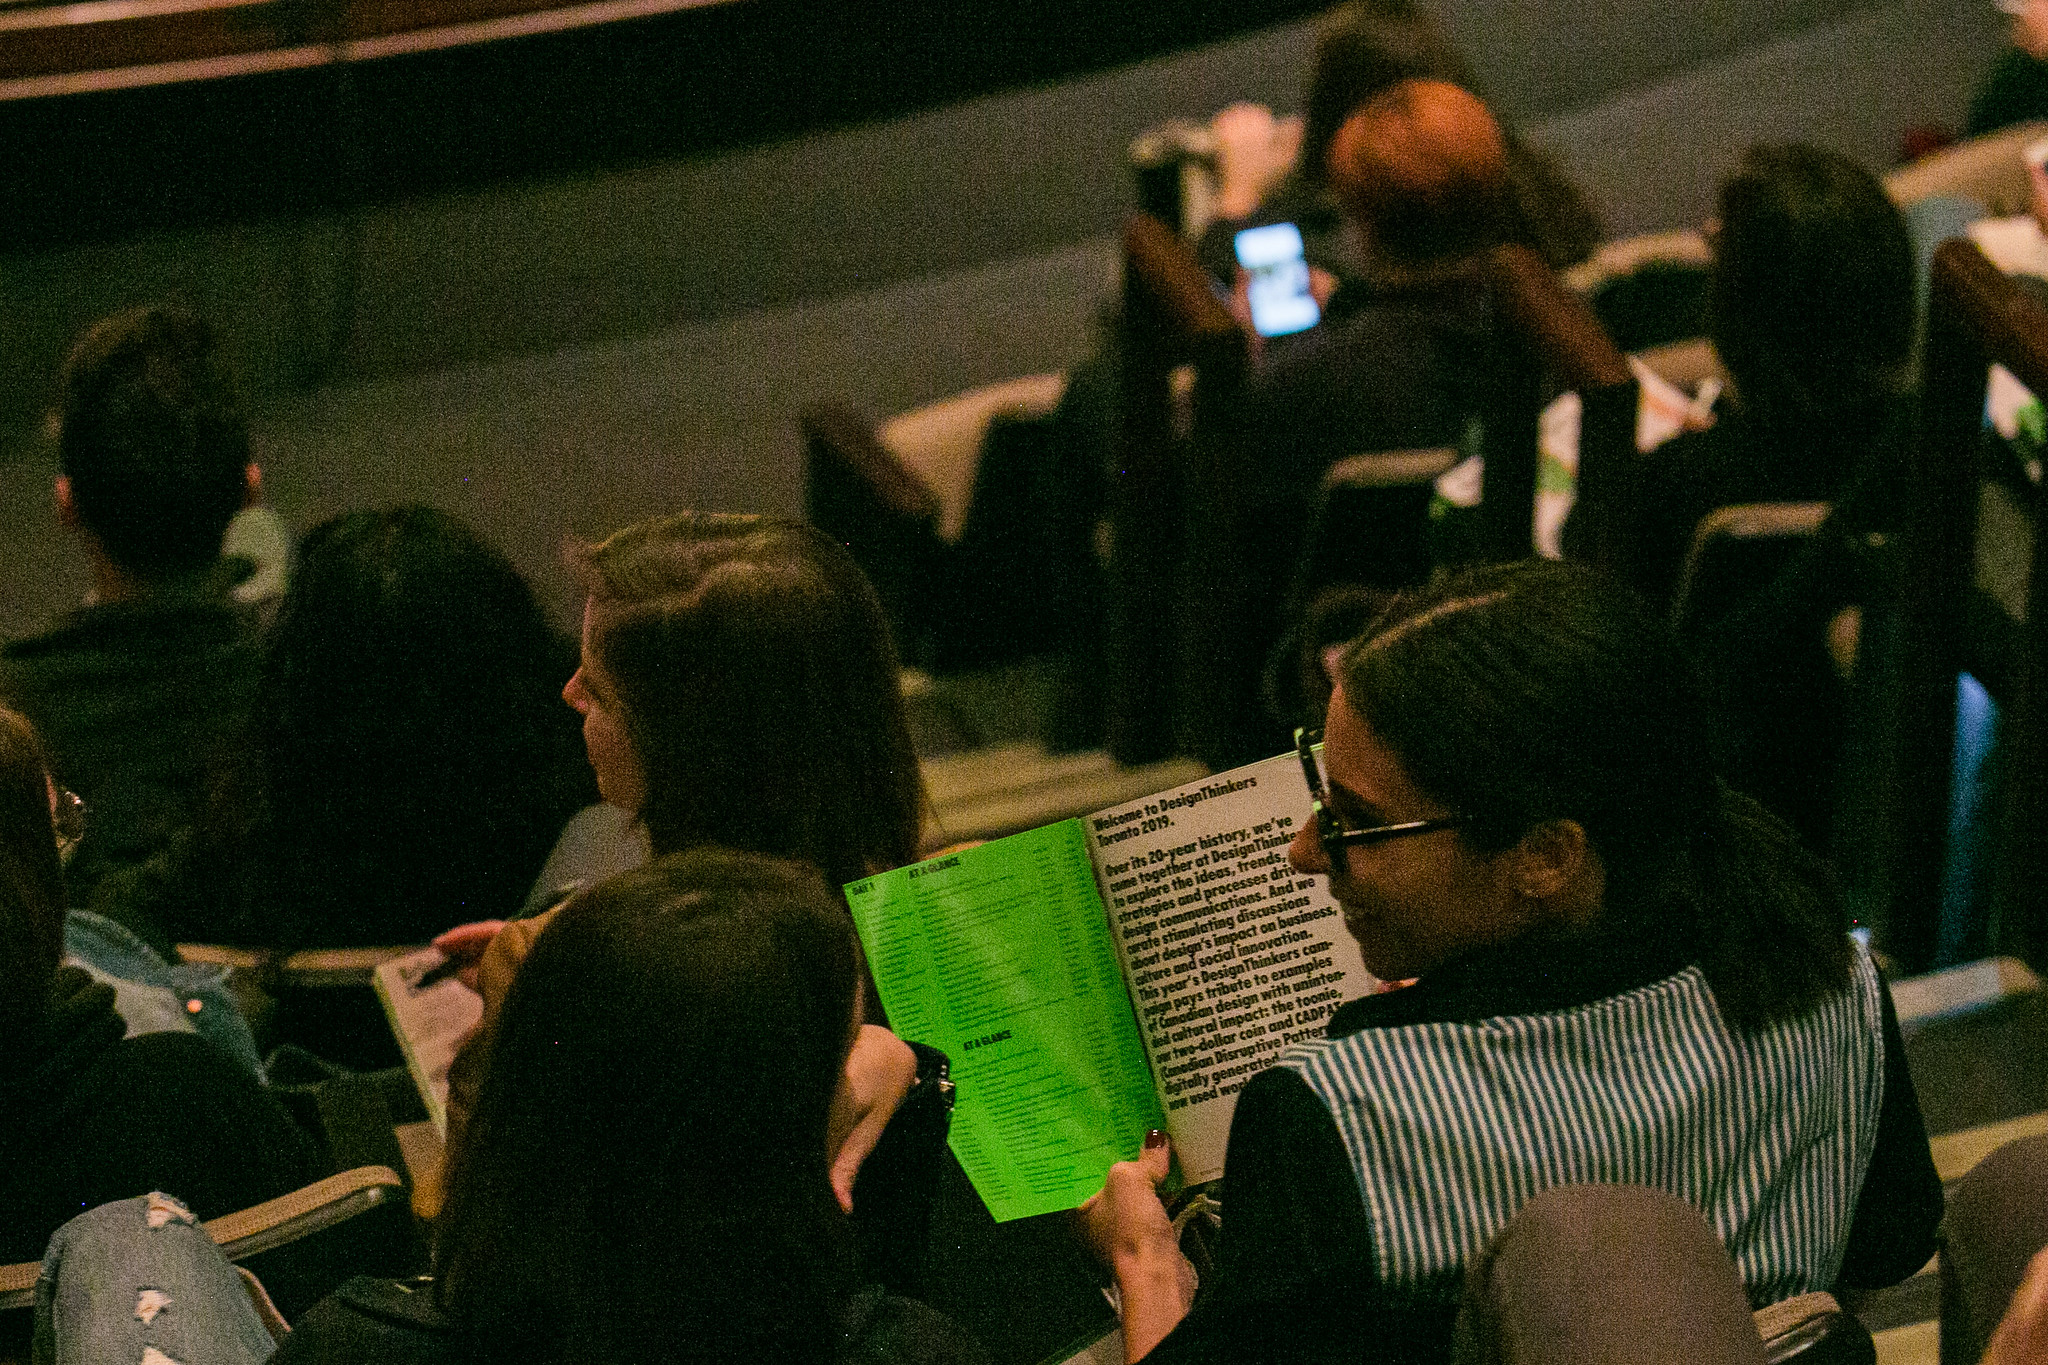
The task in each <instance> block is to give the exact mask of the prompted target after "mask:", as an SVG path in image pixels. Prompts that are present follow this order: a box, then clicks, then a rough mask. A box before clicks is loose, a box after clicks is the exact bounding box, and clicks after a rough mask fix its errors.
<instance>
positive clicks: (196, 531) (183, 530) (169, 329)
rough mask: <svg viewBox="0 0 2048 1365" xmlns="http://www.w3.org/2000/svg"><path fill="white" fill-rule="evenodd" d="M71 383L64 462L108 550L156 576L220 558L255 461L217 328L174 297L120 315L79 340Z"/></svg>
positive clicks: (68, 369) (129, 566) (64, 411)
mask: <svg viewBox="0 0 2048 1365" xmlns="http://www.w3.org/2000/svg"><path fill="white" fill-rule="evenodd" d="M59 390H60V396H59V404H58V413H57V420H58V424H59V425H58V434H57V453H58V462H59V465H60V467H61V469H62V471H63V473H64V476H65V477H66V478H67V479H69V480H70V482H71V500H72V506H73V508H74V509H75V510H76V512H77V515H78V519H79V521H80V522H81V523H82V524H83V525H84V527H85V529H87V530H88V531H90V532H91V533H92V534H93V536H94V537H95V538H96V539H97V540H98V541H99V543H100V547H101V548H102V549H104V550H105V551H106V553H107V557H108V558H109V559H111V560H113V561H114V563H115V564H117V565H119V566H120V567H121V568H123V569H126V570H128V571H129V572H130V573H134V574H137V575H139V576H141V577H143V578H145V579H160V578H165V577H170V576H174V575H177V574H183V573H189V572H192V571H195V570H198V569H203V568H205V567H206V566H207V565H209V564H211V563H213V561H214V560H215V559H216V558H218V557H219V554H220V543H221V536H222V535H223V534H225V533H226V531H227V526H228V523H229V522H230V521H232V520H234V516H235V513H236V511H237V510H239V509H240V508H241V506H242V502H243V499H244V498H245V497H246V495H247V473H246V471H247V469H248V465H249V426H248V422H247V420H246V419H245V418H244V416H243V413H242V404H241V399H240V398H239V396H238V395H237V393H236V391H235V385H234V382H233V380H232V378H231V377H230V375H229V373H228V368H227V363H226V360H225V358H224V357H223V356H222V355H221V350H220V343H219V341H218V339H217V338H216V337H215V335H214V332H213V329H212V328H211V327H209V326H208V325H207V324H206V322H205V321H204V320H202V319H201V318H199V317H197V316H195V315H193V314H192V313H189V312H187V311H185V310H184V309H182V308H176V307H171V306H165V305H159V306H155V307H148V308H137V309H134V310H131V311H129V312H126V313H118V314H116V315H114V316H113V317H110V318H107V319H105V320H103V321H101V322H99V323H96V324H95V325H94V326H93V327H91V328H90V329H89V330H87V331H86V333H85V334H84V335H83V336H81V337H80V338H79V339H78V340H77V341H76V342H75V343H74V344H73V345H72V347H71V353H70V355H69V356H67V357H66V358H65V361H64V369H63V373H62V376H61V379H60V381H59Z"/></svg>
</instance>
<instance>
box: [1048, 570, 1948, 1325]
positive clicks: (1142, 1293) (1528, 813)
mask: <svg viewBox="0 0 2048 1365" xmlns="http://www.w3.org/2000/svg"><path fill="white" fill-rule="evenodd" d="M1709 727H1710V722H1709V721H1708V719H1707V717H1706V713H1705V708H1704V705H1703V703H1702V702H1701V701H1700V699H1699V697H1698V694H1697V691H1696V689H1695V686H1694V684H1693V682H1692V679H1691V677H1690V673H1689V670H1688V668H1687V665H1686V663H1685V661H1684V659H1683V657H1682V656H1681V655H1680V653H1679V651H1678V649H1677V646H1676V645H1675V644H1674V643H1673V641H1672V640H1671V638H1670V635H1669V633H1668V631H1666V630H1665V629H1664V628H1663V627H1662V625H1661V623H1659V622H1658V621H1657V620H1656V619H1654V618H1653V617H1652V616H1651V614H1650V613H1649V612H1648V611H1647V610H1646V609H1645V608H1644V606H1643V605H1642V604H1641V603H1640V602H1639V601H1638V600H1637V599H1635V598H1634V597H1633V596H1631V595H1629V594H1627V593H1626V591H1625V590H1624V589H1621V588H1619V587H1616V586H1613V585H1610V584H1608V583H1606V582H1605V581H1603V580H1601V579H1599V578H1597V577H1596V576H1594V575H1593V574H1591V573H1589V572H1587V571H1585V570H1583V569H1580V568H1577V567H1575V566H1569V565H1557V564H1542V563H1529V564H1520V565H1511V566H1497V567H1493V568H1487V569H1482V570H1477V571H1473V572H1471V573H1468V574H1466V575H1463V576H1460V577H1455V578H1451V579H1448V580H1446V581H1443V582H1441V583H1439V584H1436V585H1433V586H1431V587H1429V588H1425V589H1422V590H1419V591H1417V592H1415V593H1411V594H1409V595H1407V596H1405V597H1403V598H1401V599H1399V600H1397V601H1396V603H1395V604H1394V605H1393V606H1392V607H1390V608H1389V609H1388V611H1387V613H1386V614H1385V615H1384V616H1382V618H1381V619H1380V620H1379V621H1378V622H1377V623H1375V625H1374V626H1373V627H1372V628H1371V629H1370V630H1368V631H1367V632H1366V634H1365V635H1363V636H1362V637H1360V638H1359V639H1358V640H1357V641H1355V642H1354V643H1352V644H1351V645H1350V646H1349V647H1348V649H1347V650H1346V652H1345V654H1344V656H1343V660H1342V664H1341V667H1340V669H1339V687H1338V689H1337V692H1336V695H1335V696H1334V697H1333V698H1332V700H1331V702H1330V705H1329V711H1328V718H1327V721H1326V726H1325V730H1324V732H1323V735H1322V736H1321V742H1320V744H1317V743H1315V739H1316V737H1315V736H1304V739H1303V743H1302V756H1303V762H1304V765H1305V766H1306V767H1307V769H1308V771H1309V774H1310V783H1311V789H1312V791H1313V793H1314V809H1313V811H1312V815H1313V818H1311V819H1309V820H1307V821H1305V822H1304V826H1303V832H1302V834H1301V835H1300V837H1298V838H1297V839H1296V840H1295V843H1294V845H1293V847H1292V849H1291V850H1290V856H1291V860H1292V862H1293V863H1294V865H1295V866H1296V868H1298V869H1300V870H1302V871H1306V872H1314V873H1319V874H1321V875H1323V876H1326V877H1327V878H1329V882H1330V889H1331V892H1332V894H1333V895H1334V897H1335V898H1336V900H1337V901H1338V903H1339V905H1340V907H1341V908H1342V910H1343V913H1344V917H1345V922H1346V925H1347V927H1348V928H1349V929H1350V931H1351V933H1352V934H1353V935H1354V936H1355V937H1356V938H1357V940H1358V943H1359V947H1360V951H1361V955H1362V957H1363V958H1364V961H1365V964H1366V965H1367V967H1369V968H1370V969H1371V970H1372V971H1373V972H1374V973H1375V974H1376V975H1378V976H1380V977H1381V978H1383V979H1387V980H1398V979H1402V978H1416V980H1415V984H1413V985H1410V986H1408V987H1407V988H1405V989H1402V990H1396V991H1391V992H1388V993H1386V994H1381V995H1375V996H1368V997H1365V998H1363V999H1359V1000H1355V1001H1352V1002H1350V1003H1348V1004H1346V1005H1344V1006H1342V1007H1341V1008H1339V1009H1338V1010H1337V1012H1336V1013H1335V1014H1334V1015H1333V1016H1332V1018H1331V1020H1330V1024H1329V1029H1328V1036H1327V1038H1325V1039H1323V1040H1319V1041H1315V1042H1311V1043H1306V1044H1302V1045H1298V1046H1296V1047H1295V1048H1293V1049H1291V1050H1290V1051H1288V1052H1287V1053H1285V1054H1283V1055H1282V1057H1281V1058H1280V1061H1279V1063H1278V1064H1277V1065H1275V1066H1274V1067H1272V1068H1271V1069H1269V1070H1267V1071H1265V1072H1263V1073H1261V1074H1260V1075H1258V1076H1256V1077H1254V1078H1253V1079H1252V1080H1251V1081H1250V1083H1249V1084H1247V1085H1246V1086H1245V1088H1244V1090H1243V1091H1242V1092H1241V1093H1240V1095H1239V1098H1238V1107H1237V1111H1236V1115H1235V1119H1234V1121H1233V1125H1232V1128H1231V1136H1230V1147H1229V1154H1228V1158H1227V1161H1226V1166H1225V1180H1224V1184H1225V1198H1224V1203H1225V1205H1226V1215H1225V1218H1224V1230H1223V1232H1222V1235H1221V1238H1220V1241H1219V1244H1218V1255H1217V1264H1216V1268H1215V1272H1214V1274H1213V1275H1212V1276H1211V1277H1210V1281H1209V1283H1207V1284H1205V1285H1204V1286H1203V1289H1202V1293H1201V1296H1200V1298H1199V1301H1198V1302H1197V1303H1195V1304H1194V1305H1193V1311H1192V1312H1189V1311H1188V1307H1187V1305H1185V1304H1184V1303H1183V1302H1182V1300H1181V1295H1180V1290H1179V1276H1178V1274H1177V1257H1178V1251H1177V1248H1176V1244H1175V1240H1174V1237H1173V1234H1172V1231H1171V1229H1170V1226H1169V1225H1168V1223H1167V1222H1166V1219H1165V1216H1164V1214H1163V1212H1162V1211H1161V1208H1160V1204H1159V1201H1158V1199H1157V1198H1156V1197H1154V1193H1153V1187H1154V1186H1155V1185H1156V1183H1157V1182H1158V1180H1159V1179H1160V1178H1162V1177H1163V1176H1164V1175H1165V1174H1166V1171H1167V1160H1166V1157H1167V1152H1166V1149H1165V1147H1164V1145H1163V1143H1160V1144H1155V1145H1153V1146H1151V1147H1148V1148H1147V1150H1146V1151H1145V1153H1144V1154H1143V1155H1142V1156H1141V1157H1140V1159H1139V1160H1137V1161H1134V1162H1128V1163H1124V1164H1123V1165H1120V1166H1119V1167H1117V1168H1116V1169H1114V1170H1113V1171H1112V1172H1111V1173H1110V1176H1109V1179H1108V1181H1107V1183H1106V1185H1105V1188H1104V1190H1103V1192H1102V1193H1101V1194H1100V1195H1098V1196H1097V1197H1096V1199H1094V1200H1093V1201H1091V1203H1090V1204H1089V1205H1088V1206H1086V1208H1085V1209H1084V1212H1083V1214H1082V1227H1083V1231H1084V1235H1085V1236H1086V1237H1087V1238H1088V1239H1089V1240H1090V1241H1091V1243H1092V1244H1093V1245H1094V1247H1095V1248H1096V1249H1097V1251H1098V1254H1100V1255H1101V1256H1102V1257H1103V1259H1104V1260H1105V1261H1106V1262H1107V1263H1108V1265H1109V1266H1110V1268H1111V1270H1112V1271H1113V1272H1114V1274H1115V1275H1116V1278H1117V1280H1118V1283H1119V1285H1120V1287H1121V1288H1122V1291H1123V1305H1124V1321H1125V1334H1126V1351H1127V1355H1128V1358H1129V1359H1131V1360H1137V1359H1140V1358H1148V1357H1149V1358H1156V1359H1158V1360H1160V1361H1174V1360H1220V1359H1228V1360H1261V1359H1289V1360H1295V1359H1299V1360H1324V1359H1328V1360H1402V1361H1406V1360H1418V1361H1428V1360H1442V1359H1447V1358H1448V1357H1449V1354H1450V1350H1451V1341H1452V1328H1453V1323H1454V1320H1455V1318H1456V1315H1457V1312H1458V1308H1459V1303H1460V1296H1461V1291H1462V1286H1463V1283H1464V1278H1465V1274H1466V1271H1467V1269H1468V1267H1469V1266H1470V1264H1471V1262H1473V1261H1474V1260H1475V1259H1477V1258H1479V1257H1480V1256H1481V1254H1482V1253H1483V1252H1484V1251H1485V1249H1486V1247H1487V1245H1488V1243H1489V1241H1490V1240H1491V1239H1492V1238H1493V1237H1494V1236H1495V1235H1496V1234H1498V1233H1499V1232H1500V1230H1501V1229H1502V1228H1503V1227H1504V1226H1505V1225H1506V1224H1507V1223H1508V1221H1509V1220H1510V1219H1511V1218H1512V1217H1513V1216H1514V1215H1515V1214H1516V1212H1517V1211H1518V1210H1519V1209H1520V1208H1521V1207H1522V1206H1523V1205H1524V1204H1525V1203H1527V1202H1528V1201H1529V1200H1530V1199H1531V1198H1533V1197H1534V1196H1536V1195H1537V1194H1539V1193H1542V1192H1544V1191H1546V1190H1550V1189H1553V1188H1556V1187H1559V1186H1572V1185H1588V1184H1605V1185H1636V1186H1646V1187H1649V1188H1651V1189H1655V1190H1662V1191H1664V1192H1666V1193H1668V1194H1671V1195H1675V1196H1677V1197H1678V1198H1679V1199H1681V1200H1683V1201H1685V1202H1686V1203H1689V1204H1691V1205H1692V1206H1693V1207H1695V1208H1697V1209H1698V1210H1699V1211H1700V1212H1701V1213H1702V1214H1704V1215H1705V1217H1706V1220H1707V1223H1708V1224H1709V1226H1710V1227H1711V1228H1712V1229H1713V1230H1714V1232H1715V1233H1716V1234H1717V1235H1718V1236H1719V1238H1720V1241H1721V1243H1722V1245H1723V1246H1724V1247H1725V1248H1726V1249H1727V1251H1728V1252H1729V1254H1730V1256H1731V1257H1732V1258H1733V1261H1734V1265H1735V1268H1736V1271H1737V1273H1738V1276H1739V1278H1740V1281H1741V1283H1742V1286H1743V1290H1744V1292H1745V1293H1746V1294H1747V1296H1748V1298H1749V1300H1750V1302H1751V1305H1752V1306H1753V1307H1760V1306H1762V1305H1764V1304H1767V1303H1771V1302H1775V1301H1777V1300H1780V1299H1784V1298H1789V1297H1791V1296H1793V1295H1796V1294H1800V1293H1804V1292H1807V1291H1810V1290H1816V1289H1833V1288H1835V1287H1837V1286H1855V1287H1866V1286H1877V1285H1883V1284H1889V1283H1893V1282H1895V1281H1897V1280H1900V1279H1903V1278H1905V1277H1906V1276H1908V1275H1910V1274H1912V1273H1913V1272H1914V1271H1915V1270H1916V1269H1917V1268H1918V1267H1919V1266H1921V1265H1922V1264H1923V1263H1925V1261H1926V1260H1927V1258H1928V1257H1929V1256H1930V1255H1931V1254H1932V1252H1933V1249H1934V1231H1935V1227H1936V1224H1937V1223H1938V1222H1939V1220H1940V1217H1941V1212H1942V1197H1941V1186H1940V1182H1939V1180H1938V1179H1937V1177H1936V1175H1935V1172H1934V1167H1933V1162H1932V1159H1931V1157H1930V1155H1929V1152H1928V1147H1927V1138H1926V1131H1925V1127H1924V1125H1923V1123H1922V1121H1921V1117H1920V1111H1919V1104H1918V1101H1917V1099H1916V1098H1915V1096H1914V1093H1913V1087H1912V1081H1911V1079H1910V1077H1909V1076H1908V1074H1907V1071H1906V1067H1905V1056H1904V1051H1903V1048H1902V1046H1901V1044H1900V1041H1899V1035H1898V1025H1897V1021H1896V1018H1895V1016H1894V1014H1893V1012H1892V1006H1891V1003H1890V999H1889V996H1888V994H1887V993H1886V991H1885V989H1884V986H1883V984H1882V982H1881V981H1880V979H1879V978H1878V976H1877V974H1876V970H1875V968H1874V966H1873V965H1872V963H1871V961H1870V958H1869V956H1868V954H1867V953H1866V952H1865V950H1864V949H1863V948H1862V947H1861V946H1860V945H1859V944H1858V943H1857V942H1856V941H1855V940H1853V939H1852V938H1851V937H1850V936H1849V935H1848V934H1847V932H1846V931H1847V928H1848V924H1847V919H1846V915H1845V913H1844V910H1843V907H1842V905H1841V903H1840V901H1839V899H1838V897H1837V895H1836V893H1835V891H1834V888H1833V886H1832V884H1831V881H1830V879H1829V876H1828V872H1827V869H1826V868H1825V866H1824V865H1823V864H1821V863H1820V862H1819V860H1817V859H1815V858H1814V857H1813V856H1811V855H1810V854H1809V853H1807V852H1806V851H1805V850H1804V849H1802V848H1801V847H1800V845H1799V844H1798V842H1797V840H1796V839H1795V837H1794V836H1793V835H1792V833H1791V831H1790V830H1789V829H1787V828H1786V827H1785V826H1784V825H1783V824H1782V823H1780V822H1779V821H1777V820H1776V819H1775V818H1774V817H1772V816H1770V815H1769V814H1768V813H1766V812H1765V811H1764V810H1763V809H1762V808H1761V807H1760V806H1758V805H1757V804H1756V803H1755V802H1753V801H1751V800H1749V799H1748V798H1747V797H1744V796H1742V795H1740V794H1739V793H1736V792H1734V791H1731V790H1730V789H1728V788H1727V787H1726V786H1725V784H1723V783H1721V782H1720V781H1719V779H1718V778H1717V777H1716V775H1715V769H1714V764H1713V756H1712V740H1711V734H1710V728H1709ZM1587 1307H1588V1311H1589V1312H1593V1311H1604V1309H1605V1308H1606V1307H1607V1305H1605V1304H1597V1303H1594V1304H1588V1306H1587ZM1155 1348H1156V1349H1155Z"/></svg>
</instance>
